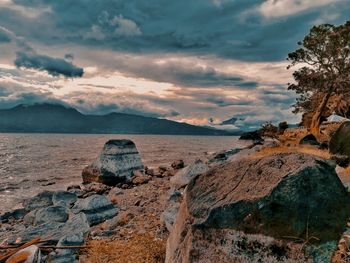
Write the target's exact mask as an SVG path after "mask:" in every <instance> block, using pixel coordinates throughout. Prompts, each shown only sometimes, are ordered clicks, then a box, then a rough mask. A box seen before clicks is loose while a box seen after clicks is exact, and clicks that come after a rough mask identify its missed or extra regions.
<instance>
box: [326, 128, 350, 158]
mask: <svg viewBox="0 0 350 263" xmlns="http://www.w3.org/2000/svg"><path fill="white" fill-rule="evenodd" d="M329 151H330V152H331V153H332V154H336V155H345V156H348V157H350V122H345V123H343V124H342V125H341V126H340V127H339V128H338V130H337V131H336V132H335V133H334V135H333V136H332V138H331V140H330V142H329Z"/></svg>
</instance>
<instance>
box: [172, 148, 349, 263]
mask: <svg viewBox="0 0 350 263" xmlns="http://www.w3.org/2000/svg"><path fill="white" fill-rule="evenodd" d="M334 168H335V167H334V165H333V164H332V163H331V162H329V161H325V160H322V159H318V158H316V157H313V156H310V155H306V154H297V153H296V154H276V155H272V156H267V157H263V158H260V159H253V158H250V159H239V160H236V161H233V162H229V163H226V164H224V165H222V166H218V167H214V168H213V169H211V170H210V171H208V172H207V173H205V174H202V175H201V176H197V177H196V178H195V179H193V180H192V181H191V182H190V183H189V185H188V186H187V188H186V190H185V194H184V200H183V202H182V203H181V207H180V210H179V213H178V215H177V218H176V221H175V223H174V225H173V227H172V231H171V233H170V237H169V239H168V244H167V255H166V262H167V263H173V262H174V263H175V262H183V263H189V262H241V261H239V260H240V258H239V257H241V256H247V255H246V252H249V250H250V249H251V247H250V248H249V247H247V249H245V250H244V251H241V254H239V251H237V250H236V251H234V249H232V246H231V245H230V244H235V246H236V245H237V238H235V237H234V235H237V233H240V232H243V233H244V234H245V235H261V234H262V235H263V236H269V237H273V238H276V239H283V238H284V237H286V236H292V237H294V238H300V239H302V240H303V239H306V238H308V237H309V235H312V236H314V237H317V239H318V240H319V241H320V242H327V241H333V240H337V238H339V236H340V235H341V233H342V231H343V228H344V226H345V225H346V222H347V219H348V217H349V215H350V206H349V197H348V194H347V192H346V189H345V188H344V186H343V184H342V183H341V181H340V180H339V178H338V176H337V174H336V173H335V169H334ZM321 207H322V209H320V208H321ZM248 238H250V237H248ZM254 238H256V237H254ZM245 240H246V241H247V237H245ZM253 243H254V242H253ZM260 243H261V242H260ZM256 244H257V245H256V246H261V245H259V242H258V243H256ZM275 247H276V249H277V250H276V251H278V249H279V247H281V246H275ZM218 251H220V253H218ZM289 251H290V249H289ZM282 254H284V255H285V256H287V254H288V253H282ZM248 256H249V255H248ZM250 256H251V255H250ZM270 256H271V257H274V258H276V259H278V258H277V257H278V255H267V256H266V257H270ZM257 257H259V258H261V255H260V254H257V255H256V258H255V259H257ZM204 259H205V260H204ZM255 259H254V257H253V258H250V260H251V261H248V262H252V261H254V260H255ZM293 259H294V258H293ZM203 260H204V261H203ZM280 260H282V259H280ZM277 261H278V260H277ZM263 262H270V261H263ZM271 262H272V261H271ZM297 262H303V261H302V260H301V261H297Z"/></svg>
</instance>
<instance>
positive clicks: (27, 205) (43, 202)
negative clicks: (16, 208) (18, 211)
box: [22, 191, 53, 211]
mask: <svg viewBox="0 0 350 263" xmlns="http://www.w3.org/2000/svg"><path fill="white" fill-rule="evenodd" d="M52 196H53V192H50V191H44V192H41V193H39V194H37V195H36V196H34V197H32V198H29V199H26V200H24V201H23V203H22V205H23V207H24V209H26V210H27V211H32V210H35V209H38V208H43V207H47V206H50V205H53V202H52Z"/></svg>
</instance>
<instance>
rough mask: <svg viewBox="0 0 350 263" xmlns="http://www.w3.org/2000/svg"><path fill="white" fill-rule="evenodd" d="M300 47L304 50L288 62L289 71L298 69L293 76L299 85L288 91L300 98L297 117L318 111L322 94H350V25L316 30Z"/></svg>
mask: <svg viewBox="0 0 350 263" xmlns="http://www.w3.org/2000/svg"><path fill="white" fill-rule="evenodd" d="M298 44H299V46H300V48H298V49H297V50H296V51H294V52H292V53H290V54H288V59H287V60H288V61H290V65H289V66H288V69H289V68H291V67H293V66H298V68H297V70H296V71H295V72H294V73H293V77H294V80H295V83H289V84H288V89H290V90H294V91H295V92H296V93H297V94H298V95H299V98H298V99H297V102H296V104H295V105H294V107H295V110H294V112H295V113H298V112H312V111H313V110H315V106H316V105H317V104H320V102H319V101H317V100H316V101H315V97H319V96H318V94H321V97H322V96H323V94H330V95H331V96H333V95H340V94H348V93H349V92H350V21H348V22H346V23H345V24H344V25H340V26H334V25H330V24H323V25H319V26H314V27H313V28H311V30H310V32H309V34H308V35H307V36H305V38H304V40H303V41H302V42H299V43H298ZM315 104H316V105H315Z"/></svg>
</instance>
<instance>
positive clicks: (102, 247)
mask: <svg viewBox="0 0 350 263" xmlns="http://www.w3.org/2000/svg"><path fill="white" fill-rule="evenodd" d="M88 245H90V246H92V248H90V249H89V250H87V251H85V252H84V255H82V257H81V258H82V260H81V261H80V262H86V263H134V262H138V263H162V262H164V261H165V250H166V240H161V239H155V238H154V237H153V236H151V235H149V234H144V235H134V236H132V237H131V238H130V239H127V240H114V241H90V242H89V244H88Z"/></svg>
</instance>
